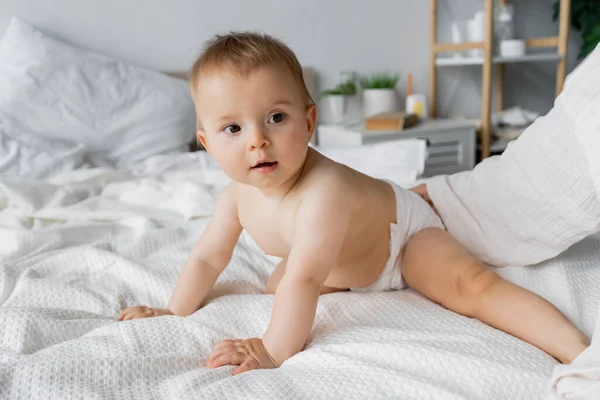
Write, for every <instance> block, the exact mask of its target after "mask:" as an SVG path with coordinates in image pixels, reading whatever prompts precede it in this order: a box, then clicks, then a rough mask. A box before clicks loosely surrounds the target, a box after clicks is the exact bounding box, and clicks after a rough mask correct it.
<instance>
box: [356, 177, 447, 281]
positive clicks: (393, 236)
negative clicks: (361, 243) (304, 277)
mask: <svg viewBox="0 0 600 400" xmlns="http://www.w3.org/2000/svg"><path fill="white" fill-rule="evenodd" d="M386 182H387V183H389V184H390V186H391V187H392V189H393V190H394V194H395V196H396V223H395V224H394V223H391V224H390V258H389V259H388V260H387V262H386V264H385V267H384V268H383V271H381V274H379V277H378V278H377V280H376V281H375V282H374V283H373V284H371V285H369V286H367V287H365V288H353V289H351V290H352V291H354V292H382V291H388V290H399V289H402V288H403V287H404V282H403V280H402V271H401V262H402V256H401V255H402V250H403V249H404V246H405V245H406V242H408V240H409V239H410V238H411V237H413V236H414V235H415V234H416V233H417V232H419V231H422V230H423V229H425V228H432V227H433V228H441V229H444V225H443V224H442V221H441V220H440V218H439V217H438V216H437V215H436V214H435V213H434V212H433V210H432V209H431V207H430V206H429V204H427V203H426V202H425V201H424V200H423V199H422V198H421V197H420V196H418V195H417V194H415V193H413V192H411V191H410V190H406V189H403V188H401V187H400V186H398V185H396V184H394V183H393V182H391V181H387V180H386Z"/></svg>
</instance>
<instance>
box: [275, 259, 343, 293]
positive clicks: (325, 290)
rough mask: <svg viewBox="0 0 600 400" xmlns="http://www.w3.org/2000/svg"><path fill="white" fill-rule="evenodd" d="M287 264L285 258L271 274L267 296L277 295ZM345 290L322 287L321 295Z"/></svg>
mask: <svg viewBox="0 0 600 400" xmlns="http://www.w3.org/2000/svg"><path fill="white" fill-rule="evenodd" d="M286 262H287V260H286V259H285V258H284V259H283V260H281V262H280V263H279V265H278V266H277V268H275V271H273V273H272V274H271V276H270V277H269V279H267V283H266V284H265V293H266V294H275V291H276V290H277V286H279V282H280V281H281V278H283V274H284V273H285V264H286ZM345 290H346V289H337V288H331V287H327V286H322V287H321V294H327V293H335V292H343V291H345Z"/></svg>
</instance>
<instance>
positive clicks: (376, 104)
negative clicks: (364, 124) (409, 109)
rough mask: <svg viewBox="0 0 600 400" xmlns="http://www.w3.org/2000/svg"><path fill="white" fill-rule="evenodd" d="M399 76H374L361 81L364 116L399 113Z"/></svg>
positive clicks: (383, 74) (385, 74)
mask: <svg viewBox="0 0 600 400" xmlns="http://www.w3.org/2000/svg"><path fill="white" fill-rule="evenodd" d="M397 83H398V74H387V73H382V74H374V75H371V76H370V77H363V78H362V79H361V86H362V88H363V107H364V109H363V111H364V116H365V117H369V116H372V115H376V114H380V113H384V112H392V111H398V94H397V93H396V84H397Z"/></svg>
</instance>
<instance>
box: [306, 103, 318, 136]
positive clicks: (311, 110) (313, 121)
mask: <svg viewBox="0 0 600 400" xmlns="http://www.w3.org/2000/svg"><path fill="white" fill-rule="evenodd" d="M306 125H307V128H308V140H309V141H310V140H311V139H312V137H313V135H314V134H315V128H316V125H317V106H316V105H315V104H310V105H309V106H308V107H306Z"/></svg>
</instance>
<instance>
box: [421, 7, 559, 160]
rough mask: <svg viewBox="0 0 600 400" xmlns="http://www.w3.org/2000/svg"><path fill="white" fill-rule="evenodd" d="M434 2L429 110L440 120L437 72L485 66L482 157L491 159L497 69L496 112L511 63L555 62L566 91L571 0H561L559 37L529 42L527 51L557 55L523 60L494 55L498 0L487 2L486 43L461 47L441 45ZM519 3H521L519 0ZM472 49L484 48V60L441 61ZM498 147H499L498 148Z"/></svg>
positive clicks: (529, 55) (501, 99)
mask: <svg viewBox="0 0 600 400" xmlns="http://www.w3.org/2000/svg"><path fill="white" fill-rule="evenodd" d="M430 1H431V21H430V25H431V32H430V35H431V38H430V41H431V61H430V92H429V103H430V104H429V110H430V114H431V116H432V117H434V118H435V117H436V114H437V113H436V101H437V89H436V86H437V85H436V82H437V72H438V71H437V69H438V67H444V66H466V65H481V67H482V68H483V77H482V85H481V91H482V96H481V97H482V109H481V135H482V136H481V156H482V158H487V157H489V156H490V150H491V148H492V140H491V139H492V129H491V128H492V127H491V112H492V110H491V107H492V102H491V100H492V92H493V88H492V72H493V68H494V67H495V68H496V82H495V86H496V91H495V94H496V110H497V111H502V109H503V84H504V65H505V64H507V63H523V62H539V61H555V62H556V63H557V66H556V95H557V96H558V94H559V93H560V92H561V91H562V88H563V84H564V81H565V77H566V73H567V43H568V35H569V16H570V13H571V1H570V0H560V17H559V29H558V36H552V37H543V38H533V39H528V40H527V41H526V42H527V48H528V49H532V48H544V47H545V48H556V50H557V51H556V52H555V53H554V52H553V53H546V54H525V55H524V56H521V57H515V58H507V57H500V56H494V54H493V53H494V49H493V47H494V0H483V1H484V2H485V20H486V30H485V40H484V41H483V42H466V43H458V44H448V43H438V42H437V8H438V7H437V3H438V2H437V0H430ZM498 1H499V4H500V5H504V4H505V3H506V0H498ZM516 1H518V0H516ZM472 49H482V50H483V57H461V58H440V57H438V55H439V54H442V53H453V52H463V51H467V50H472ZM496 147H498V146H496Z"/></svg>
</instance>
